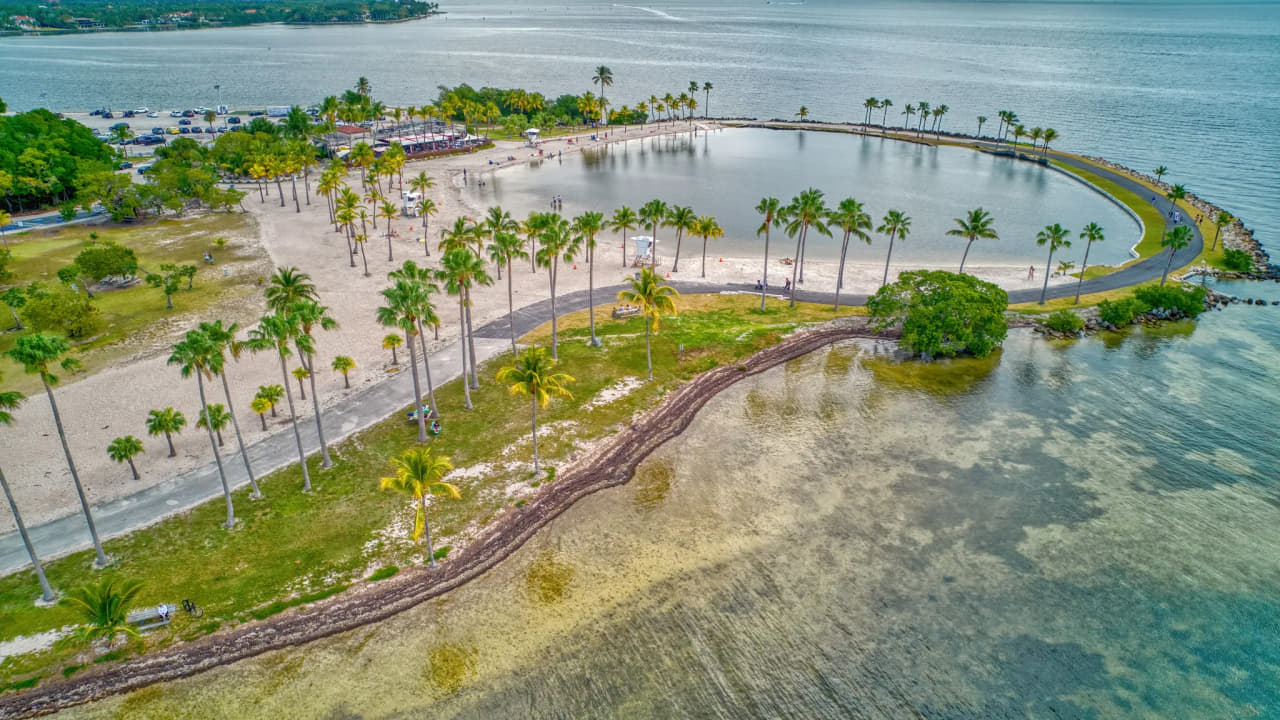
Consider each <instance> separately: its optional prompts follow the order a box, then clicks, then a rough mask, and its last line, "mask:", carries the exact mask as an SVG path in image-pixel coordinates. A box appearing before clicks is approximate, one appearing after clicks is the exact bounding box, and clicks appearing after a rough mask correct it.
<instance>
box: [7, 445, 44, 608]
mask: <svg viewBox="0 0 1280 720" xmlns="http://www.w3.org/2000/svg"><path fill="white" fill-rule="evenodd" d="M0 488H4V497H5V499H6V500H8V501H9V509H10V510H11V511H13V521H14V522H15V523H17V525H18V534H19V535H21V536H22V544H23V545H25V546H26V547H27V556H28V557H30V558H31V565H32V567H34V568H35V570H36V578H37V579H39V581H40V598H41V599H42V600H43V601H44V602H47V603H50V602H53V600H54V597H55V596H54V594H53V588H52V587H50V586H49V578H47V577H45V575H44V565H41V564H40V557H39V556H38V555H36V548H35V546H34V545H32V544H31V536H29V535H27V526H26V525H24V524H23V523H22V515H21V514H19V513H18V504H17V503H16V502H14V500H13V493H12V492H10V491H9V481H8V480H5V477H4V471H3V470H0Z"/></svg>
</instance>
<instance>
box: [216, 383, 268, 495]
mask: <svg viewBox="0 0 1280 720" xmlns="http://www.w3.org/2000/svg"><path fill="white" fill-rule="evenodd" d="M219 374H220V375H221V376H222V395H223V397H225V398H226V401H227V412H229V413H230V414H231V427H233V428H235V431H236V444H237V445H239V446H240V457H241V458H242V459H243V460H244V472H245V474H246V475H248V476H249V487H250V488H251V493H250V495H249V497H250V498H252V499H254V500H257V499H258V498H260V497H262V492H261V491H260V490H258V480H257V478H255V477H254V476H253V467H252V466H251V465H250V464H249V451H248V449H247V448H245V446H244V436H243V435H241V434H240V421H239V420H237V419H236V409H235V407H233V406H232V405H231V386H230V385H228V384H227V374H226V373H225V372H222V373H219ZM262 429H263V430H266V429H267V419H266V418H265V417H264V418H262Z"/></svg>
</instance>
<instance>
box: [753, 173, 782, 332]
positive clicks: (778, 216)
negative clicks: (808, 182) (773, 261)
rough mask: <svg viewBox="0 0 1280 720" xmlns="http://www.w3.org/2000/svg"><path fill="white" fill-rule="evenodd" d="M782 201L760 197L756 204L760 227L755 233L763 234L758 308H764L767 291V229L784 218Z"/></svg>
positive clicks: (779, 224) (778, 225) (778, 224)
mask: <svg viewBox="0 0 1280 720" xmlns="http://www.w3.org/2000/svg"><path fill="white" fill-rule="evenodd" d="M783 210H784V208H783V206H782V201H781V200H779V199H778V198H776V197H766V198H761V199H760V202H759V204H757V205H756V212H758V213H760V218H761V221H762V222H761V223H760V227H759V228H756V235H757V236H759V235H764V275H763V279H762V280H761V282H760V309H761V310H764V298H765V294H766V293H768V292H769V231H770V230H771V229H772V228H776V227H780V226H781V225H782V223H783V220H784V219H785V213H784V212H783Z"/></svg>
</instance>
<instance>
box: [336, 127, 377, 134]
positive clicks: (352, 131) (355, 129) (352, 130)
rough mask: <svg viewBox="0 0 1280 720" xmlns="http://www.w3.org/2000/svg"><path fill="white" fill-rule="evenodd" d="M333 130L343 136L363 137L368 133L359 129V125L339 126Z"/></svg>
mask: <svg viewBox="0 0 1280 720" xmlns="http://www.w3.org/2000/svg"><path fill="white" fill-rule="evenodd" d="M335 129H336V130H337V132H340V133H342V134H343V135H363V134H365V133H367V132H369V131H368V130H366V129H364V128H362V127H360V126H359V125H339V126H338V127H337V128H335Z"/></svg>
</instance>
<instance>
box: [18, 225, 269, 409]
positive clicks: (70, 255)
mask: <svg viewBox="0 0 1280 720" xmlns="http://www.w3.org/2000/svg"><path fill="white" fill-rule="evenodd" d="M255 232H256V229H255V223H254V220H253V218H252V217H250V216H249V215H245V214H241V213H216V214H208V215H202V216H198V217H193V218H188V219H165V220H160V221H158V222H154V223H149V224H146V225H138V226H113V227H97V226H83V225H82V226H72V227H70V228H66V229H62V230H56V231H53V232H50V233H47V234H46V233H41V232H32V233H27V234H24V235H17V236H14V237H12V238H10V240H9V245H10V247H11V250H12V253H13V262H12V263H11V264H10V266H9V269H10V270H11V271H12V272H13V273H14V278H13V279H12V280H11V281H10V282H12V283H14V284H19V285H26V284H27V283H29V282H32V281H35V280H39V281H41V282H45V283H50V284H52V283H57V282H58V277H57V271H58V269H59V268H62V267H65V266H66V265H69V264H71V263H72V262H73V261H74V260H75V257H76V255H78V254H79V253H80V251H81V250H83V249H84V248H86V247H88V246H89V245H91V244H92V243H93V242H94V240H93V239H92V238H91V237H90V233H94V234H96V235H97V238H98V241H99V242H105V241H108V240H110V241H113V242H116V243H118V244H120V245H123V246H125V247H129V248H132V249H133V250H134V252H135V253H137V256H138V263H139V265H140V266H141V267H143V268H145V269H147V270H150V271H153V272H157V271H159V266H160V265H161V264H165V263H173V264H177V265H183V264H190V265H195V266H197V267H199V268H200V271H199V272H198V273H197V274H196V277H195V284H194V289H192V290H187V289H186V283H185V282H184V283H183V284H182V289H181V290H180V291H179V292H178V293H177V294H176V295H174V297H173V305H174V308H173V309H172V310H169V309H167V308H166V307H165V298H164V294H163V293H161V292H160V291H159V290H157V289H155V288H153V287H151V286H149V285H147V284H145V283H140V284H138V285H135V286H133V287H130V288H127V289H123V290H110V291H105V292H96V293H94V301H93V303H94V306H95V307H97V308H98V311H99V312H100V313H101V318H102V323H101V327H100V330H99V332H98V334H97V335H95V336H94V337H92V338H89V339H87V340H83V341H81V342H78V343H76V345H75V348H76V350H77V352H78V353H79V355H80V359H81V362H83V363H84V366H85V369H84V371H85V372H95V371H96V370H99V369H101V368H104V367H107V366H108V365H110V364H111V363H112V362H114V361H115V360H117V359H119V358H120V357H122V356H124V355H129V354H132V353H135V352H137V351H138V350H139V349H140V348H142V347H146V346H149V345H151V344H152V343H153V342H154V341H156V340H157V339H162V338H163V337H165V336H166V335H167V334H168V333H169V332H171V329H172V328H173V327H176V326H179V325H181V323H178V322H175V321H176V320H177V318H180V317H182V316H188V315H192V314H197V313H203V312H204V311H205V310H207V309H208V308H209V307H210V306H212V305H214V304H218V303H226V304H228V305H233V304H234V305H240V304H243V303H244V302H245V301H246V300H249V299H250V298H252V297H254V296H257V295H259V294H260V288H258V287H257V285H256V282H255V281H256V277H246V276H245V275H244V274H235V273H233V274H232V275H231V276H229V277H224V276H223V275H222V272H221V269H220V268H221V267H222V266H223V265H224V264H227V263H244V262H251V261H256V260H259V259H260V258H265V255H261V254H260V251H258V250H257V249H256V246H254V247H252V248H245V247H243V246H240V245H238V244H237V243H236V242H234V239H235V238H236V237H245V236H250V235H252V234H254V233H255ZM216 237H226V238H227V239H228V240H229V243H228V245H227V246H226V247H224V248H222V249H217V248H214V247H213V239H214V238H216ZM206 250H208V251H209V252H210V253H211V254H212V255H213V256H214V258H215V260H216V261H217V265H209V264H207V263H205V262H204V252H205V251H206ZM0 323H3V324H4V326H5V327H9V326H11V325H12V316H11V315H10V314H9V313H8V308H7V307H4V308H0ZM18 335H19V333H17V332H5V333H0V353H3V352H4V351H5V350H8V349H9V348H11V347H13V344H14V342H15V341H16V339H17V337H18ZM125 340H127V341H128V342H122V341H125ZM0 374H3V376H4V377H5V378H6V383H5V384H6V386H8V387H9V388H10V389H15V390H21V391H24V392H27V393H30V392H32V391H35V390H37V389H38V388H39V382H38V381H37V380H36V379H35V377H34V376H30V375H25V374H24V373H23V372H22V368H21V367H19V366H18V365H17V364H16V363H14V362H13V361H11V360H9V359H8V358H7V357H3V356H0Z"/></svg>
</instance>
